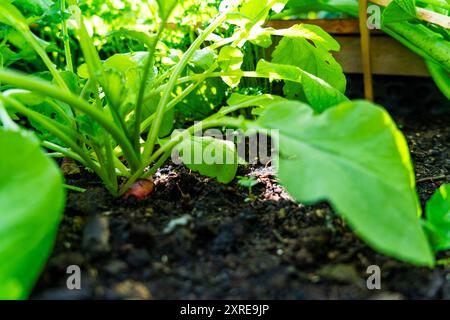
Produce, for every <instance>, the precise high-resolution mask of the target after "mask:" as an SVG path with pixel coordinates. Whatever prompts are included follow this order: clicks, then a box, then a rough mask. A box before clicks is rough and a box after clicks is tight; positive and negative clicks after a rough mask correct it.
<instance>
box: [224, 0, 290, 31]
mask: <svg viewBox="0 0 450 320" xmlns="http://www.w3.org/2000/svg"><path fill="white" fill-rule="evenodd" d="M287 2H288V0H279V1H272V0H246V1H242V5H241V7H240V8H239V10H238V11H239V14H237V15H234V16H233V18H232V19H230V20H229V22H230V23H233V24H236V25H238V26H240V27H241V28H246V26H247V24H249V25H250V26H251V27H253V26H261V25H262V24H263V23H264V22H265V21H266V19H267V16H268V15H269V12H270V10H271V9H272V10H274V11H275V12H280V11H281V10H283V8H284V6H285V5H286V3H287ZM247 31H250V30H247Z"/></svg>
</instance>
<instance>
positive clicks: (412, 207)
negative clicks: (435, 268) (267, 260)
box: [258, 101, 434, 266]
mask: <svg viewBox="0 0 450 320" xmlns="http://www.w3.org/2000/svg"><path fill="white" fill-rule="evenodd" d="M258 122H259V124H260V125H261V126H262V127H263V128H266V129H278V130H279V137H278V138H279V150H280V157H279V159H278V160H277V161H276V162H277V168H278V177H279V179H280V181H281V183H282V184H283V185H284V186H285V187H286V188H287V190H288V192H289V193H290V194H291V195H292V196H293V197H294V198H295V199H297V200H298V201H300V202H304V203H316V202H318V201H324V200H327V201H329V202H330V203H331V205H332V206H333V207H334V208H335V209H336V211H337V212H338V213H340V214H341V215H342V216H343V218H344V219H345V220H346V221H347V222H348V223H349V225H350V226H351V227H353V229H354V231H355V232H356V234H358V235H359V236H360V237H361V238H362V239H364V240H365V241H366V242H367V243H368V244H369V245H371V246H372V247H373V248H374V249H376V250H378V251H380V252H382V253H385V254H388V255H391V256H393V257H396V258H398V259H402V260H405V261H408V262H411V263H413V264H417V265H426V266H431V265H433V264H434V257H433V254H432V251H431V248H430V246H429V243H428V240H427V238H426V236H425V233H424V232H423V230H422V227H421V225H420V219H419V214H420V206H419V202H418V198H417V194H416V192H415V183H414V172H413V167H412V164H411V159H410V156H409V152H408V145H407V143H406V141H405V138H404V137H403V135H402V134H401V132H400V131H399V130H398V129H397V127H396V125H395V123H394V122H393V121H392V119H391V118H390V116H389V115H388V114H387V112H386V111H385V110H383V109H382V108H380V107H378V106H376V105H373V104H371V103H369V102H364V101H356V102H346V103H342V104H340V105H338V106H336V107H333V108H330V109H328V110H327V111H325V112H324V113H322V114H320V115H314V113H313V111H312V110H311V109H310V108H309V107H308V106H307V105H303V106H301V107H299V106H293V105H286V106H277V107H276V108H268V109H266V110H265V111H264V112H263V113H262V115H261V117H260V118H259V120H258Z"/></svg>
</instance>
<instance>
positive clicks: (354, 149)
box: [0, 0, 435, 297]
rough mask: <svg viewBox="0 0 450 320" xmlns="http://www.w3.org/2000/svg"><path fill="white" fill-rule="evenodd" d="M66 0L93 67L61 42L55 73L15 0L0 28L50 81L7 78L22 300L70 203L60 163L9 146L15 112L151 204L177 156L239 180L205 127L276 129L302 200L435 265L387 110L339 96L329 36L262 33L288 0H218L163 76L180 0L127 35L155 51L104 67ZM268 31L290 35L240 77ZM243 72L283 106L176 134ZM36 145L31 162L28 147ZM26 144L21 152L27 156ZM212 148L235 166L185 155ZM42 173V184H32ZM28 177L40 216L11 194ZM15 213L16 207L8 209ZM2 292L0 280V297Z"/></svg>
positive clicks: (257, 103)
mask: <svg viewBox="0 0 450 320" xmlns="http://www.w3.org/2000/svg"><path fill="white" fill-rule="evenodd" d="M66 2H67V5H68V6H67V8H66V7H65V6H62V9H63V11H65V10H67V11H68V12H69V13H70V16H71V18H70V20H69V21H65V22H64V23H67V25H69V26H70V27H71V28H73V29H74V31H75V33H76V35H77V38H78V41H79V46H80V48H81V50H82V52H83V54H84V60H85V64H83V65H80V66H74V65H72V64H71V61H72V62H73V59H71V58H70V56H71V49H70V47H69V43H68V42H64V45H65V46H66V47H65V48H64V49H65V51H64V52H65V54H66V57H67V66H66V68H65V70H58V69H57V68H56V67H55V65H54V64H53V63H52V61H51V59H50V58H49V56H48V55H47V53H46V52H45V50H44V48H43V47H42V44H41V42H40V40H39V39H38V38H37V36H36V35H35V34H33V32H32V31H31V30H30V28H29V26H28V21H27V20H26V19H25V18H24V17H23V15H22V14H21V12H20V11H19V10H17V8H16V7H15V6H14V4H13V2H12V1H11V0H7V1H3V2H2V3H0V22H1V23H3V24H5V25H8V26H10V27H11V28H14V29H15V30H16V31H17V32H18V33H19V34H20V35H21V36H22V37H23V38H24V39H27V41H28V42H29V45H30V46H31V47H33V48H34V50H35V51H36V53H37V54H38V55H39V56H40V57H41V59H42V61H43V62H44V63H45V65H46V66H47V68H48V70H49V72H50V74H51V79H50V80H44V79H42V78H39V77H37V76H33V75H28V74H24V73H22V72H19V71H16V70H12V69H1V70H0V83H1V84H2V90H1V94H0V112H1V113H0V115H1V117H0V119H1V123H2V126H3V127H2V131H0V141H2V145H1V147H2V148H3V149H2V150H6V152H3V153H2V157H1V161H6V163H8V164H9V166H7V165H2V166H0V168H1V170H0V175H2V176H3V177H4V178H2V181H9V180H10V179H12V178H10V177H8V176H7V174H8V173H11V172H12V173H13V174H15V175H16V176H15V178H14V182H15V183H16V185H14V186H12V187H9V186H8V185H4V186H5V187H4V188H1V189H0V212H1V214H0V217H1V218H0V222H3V221H6V223H3V224H2V225H1V227H0V231H1V232H2V237H1V239H2V240H1V242H0V249H3V248H5V247H8V248H13V247H19V246H20V245H23V246H24V247H25V248H30V251H25V252H24V254H23V255H20V256H16V258H17V259H16V260H14V263H11V264H6V265H4V264H1V267H0V268H1V269H0V270H1V271H2V272H1V275H0V277H4V279H5V280H6V283H12V285H14V286H15V287H14V288H15V290H16V291H14V292H16V294H15V297H25V296H26V294H27V292H29V288H30V287H31V286H32V284H33V282H34V281H35V279H36V275H37V272H34V273H33V274H32V276H30V277H28V278H24V277H22V276H23V273H24V272H25V271H24V270H23V269H20V268H17V266H24V265H27V266H29V265H28V261H29V259H31V258H33V259H35V260H34V261H38V262H39V263H37V264H36V265H35V266H33V268H35V270H38V269H39V268H40V266H41V265H42V261H44V260H45V257H46V256H47V255H48V247H49V243H51V240H52V239H53V237H54V232H55V228H56V224H57V221H58V219H59V217H60V213H61V201H62V200H63V193H62V191H61V189H62V182H61V178H60V176H59V175H58V174H57V173H55V172H54V164H52V163H51V162H50V161H49V160H48V158H45V157H44V155H43V154H42V153H40V152H38V150H37V148H36V146H35V143H36V141H37V140H36V139H35V138H33V137H31V136H30V135H28V134H27V135H26V136H27V137H23V134H22V138H21V143H22V144H23V145H24V147H23V151H22V152H24V154H22V157H24V155H27V157H28V156H29V161H28V162H27V163H26V164H23V165H22V163H23V162H19V160H21V161H24V159H23V158H21V156H20V155H19V154H18V153H16V152H15V151H14V150H13V149H11V148H12V147H13V146H14V142H10V139H13V138H14V137H12V138H11V137H10V135H12V134H11V133H10V132H11V130H13V129H14V130H16V131H14V132H15V133H14V136H15V135H19V134H18V133H17V132H19V131H17V130H19V129H18V128H17V125H16V124H15V123H14V121H13V120H14V119H20V118H21V117H22V118H23V117H24V118H26V119H28V120H29V123H30V125H31V126H32V127H33V128H35V134H36V135H37V136H38V137H39V139H40V144H41V146H42V147H43V148H45V149H46V150H48V157H67V158H71V159H73V160H75V161H76V162H78V163H79V164H80V165H82V166H84V167H86V168H87V169H88V170H91V171H92V172H95V173H96V174H97V175H98V177H99V178H100V179H101V180H102V181H103V183H104V185H105V187H106V188H107V189H108V190H109V192H110V193H111V194H112V195H114V196H117V197H120V196H130V195H135V196H137V197H144V196H146V195H147V193H148V192H147V193H146V190H142V189H143V188H144V189H145V188H147V189H148V191H149V192H150V191H151V190H152V185H151V177H152V176H153V175H154V174H155V173H156V171H157V170H158V169H159V168H160V167H161V166H163V165H164V164H165V163H166V161H168V159H169V158H170V157H171V155H172V153H173V152H174V151H178V152H179V153H180V154H181V157H180V159H181V161H184V163H185V165H186V166H187V167H189V168H190V169H192V170H196V171H199V172H200V173H202V174H204V175H207V176H210V177H213V178H217V179H218V180H219V181H220V182H223V183H228V182H231V181H232V180H233V178H234V176H235V174H236V168H237V166H238V162H239V161H238V156H237V151H236V147H235V146H234V145H230V144H229V143H225V142H224V141H223V140H219V139H216V138H212V137H202V136H197V135H196V134H197V133H198V132H201V131H203V130H206V129H209V128H219V129H223V128H234V129H236V130H241V131H242V132H245V133H249V134H250V133H257V132H267V131H268V130H271V131H270V132H272V133H273V138H274V141H278V142H279V143H278V145H277V146H276V147H277V148H278V150H279V154H280V155H279V157H277V158H275V159H274V166H275V167H276V169H277V174H278V178H279V180H280V183H281V184H282V185H283V186H285V187H286V189H287V190H288V192H289V193H290V194H291V195H292V196H293V197H294V198H295V199H296V200H297V201H299V202H302V203H316V202H319V201H328V202H329V203H330V204H331V205H332V206H333V207H334V209H335V210H336V211H337V212H338V213H339V214H341V215H342V217H343V218H344V219H345V220H346V221H347V222H348V223H349V225H350V226H351V227H352V228H353V229H354V230H355V232H356V233H357V234H358V235H359V236H360V237H361V238H362V239H364V240H365V241H366V242H367V243H368V244H369V245H371V246H372V247H373V248H375V249H376V250H379V251H380V252H382V253H385V254H388V255H391V256H393V257H396V258H398V259H402V260H405V261H408V262H410V263H413V264H416V265H425V266H432V265H434V263H435V262H434V254H433V251H432V248H431V246H430V243H429V242H428V240H427V237H426V234H425V232H424V230H423V229H422V225H421V221H420V215H421V209H420V204H419V202H418V197H417V194H416V191H415V180H414V171H413V167H412V163H411V159H410V155H409V151H408V146H407V144H406V141H405V138H404V137H403V135H402V134H401V132H400V131H399V130H398V129H397V127H396V125H395V123H394V122H393V120H392V119H391V117H390V116H389V115H388V113H387V112H386V111H385V110H384V109H383V108H381V107H380V106H377V105H374V104H372V103H369V102H364V101H349V99H348V98H347V97H346V96H345V95H344V91H345V87H346V82H345V77H344V75H343V73H342V69H341V67H340V66H339V65H338V64H337V63H336V61H335V60H334V58H333V56H332V55H331V51H337V50H339V45H338V43H337V42H336V41H335V40H334V39H333V38H332V37H330V36H329V35H328V34H327V33H326V32H324V31H323V30H322V29H320V28H318V27H315V26H309V25H303V24H302V25H297V26H295V27H293V28H290V29H286V30H274V29H271V28H266V27H264V22H265V20H266V18H267V16H268V14H269V12H270V10H271V9H272V10H274V11H276V12H279V11H280V10H282V9H283V6H284V5H285V3H286V2H287V0H263V1H261V0H248V1H223V2H222V5H221V8H220V14H219V15H218V16H216V17H215V18H214V19H213V20H211V21H210V22H209V23H208V26H207V27H206V28H205V29H204V30H202V31H201V32H200V33H199V35H198V37H197V38H196V39H195V40H194V41H193V43H192V45H191V46H190V47H189V49H188V50H187V51H186V52H184V54H183V55H182V56H181V57H180V58H179V59H178V60H177V61H175V63H174V65H173V66H171V67H169V68H167V69H165V70H164V69H162V68H158V67H159V65H158V64H157V58H158V57H157V52H158V51H157V50H156V48H157V46H158V42H159V41H160V39H161V37H162V36H163V34H164V32H165V27H166V25H167V21H168V20H169V18H170V16H171V13H172V12H173V10H174V8H175V7H176V6H177V5H178V3H179V1H177V0H170V1H167V0H164V1H163V0H159V1H157V3H158V13H159V21H158V22H159V28H158V30H157V31H156V32H155V33H154V34H147V33H143V32H141V31H137V30H127V29H121V31H120V32H121V35H122V36H124V37H132V38H133V39H135V40H138V41H141V42H142V43H143V44H144V45H146V46H147V48H148V51H146V52H132V53H127V54H118V55H114V56H112V57H109V58H108V59H106V60H102V59H100V57H99V54H98V52H97V50H96V47H95V46H94V43H93V41H92V40H91V38H90V36H89V33H88V31H87V28H86V26H85V24H84V21H83V16H82V13H81V10H80V8H79V7H78V6H77V2H76V1H75V0H67V1H66ZM62 4H64V1H63V2H62ZM225 23H227V24H231V25H233V26H234V33H233V34H232V35H231V36H230V37H221V36H219V35H218V34H217V33H216V31H217V30H218V29H219V28H220V27H221V26H222V25H223V24H225ZM274 36H279V37H282V40H281V42H280V43H279V44H278V45H277V48H276V50H275V51H274V53H273V56H272V59H271V61H266V60H264V59H261V60H259V62H258V64H257V66H256V67H255V68H254V70H242V64H243V59H244V50H243V47H244V45H245V44H246V43H248V42H250V43H252V44H253V45H256V46H261V47H264V48H267V47H269V46H270V45H272V40H273V37H274ZM75 71H76V73H75ZM243 78H263V79H269V80H270V81H283V82H284V92H285V95H286V98H285V97H280V96H276V95H271V94H262V95H243V94H238V93H234V94H232V95H231V96H230V98H229V99H228V102H227V105H225V106H220V105H219V106H217V107H221V108H218V109H216V112H215V113H214V114H212V115H211V116H208V117H206V118H204V119H203V120H202V121H200V122H197V123H195V124H194V125H192V126H188V127H186V128H183V129H185V130H183V131H178V130H177V131H175V130H174V110H175V109H176V108H178V107H179V104H180V102H181V101H183V100H184V99H185V98H186V97H188V96H189V95H190V94H191V93H193V92H194V91H195V90H196V89H197V88H199V86H201V85H204V84H205V83H208V82H207V81H208V80H210V79H220V80H221V81H223V82H224V83H225V84H226V85H227V86H229V87H230V88H231V90H236V89H237V88H238V87H239V84H240V82H241V80H242V79H243ZM192 107H193V108H195V106H192ZM244 109H251V110H252V113H253V114H254V115H257V116H256V117H255V118H245V117H243V116H239V117H233V116H232V115H233V114H236V111H240V110H244ZM11 128H13V129H11ZM29 144H31V146H32V147H33V152H34V153H32V154H31V153H30V154H29V153H28V151H27V149H26V148H28V146H27V147H26V146H25V145H29ZM20 146H21V144H18V145H17V146H16V147H15V148H18V147H19V148H20V149H21V150H22V147H20ZM209 147H213V149H214V150H215V152H214V153H213V155H214V156H219V154H221V155H223V154H227V155H229V154H231V157H232V158H233V159H234V161H233V162H232V163H224V164H222V163H213V164H211V163H207V162H203V163H199V164H198V163H196V164H193V163H192V161H191V159H190V157H189V156H185V155H186V154H188V151H189V150H192V149H194V150H200V153H202V151H203V150H204V149H206V148H209ZM8 148H10V149H8ZM18 159H19V160H18ZM13 163H17V166H12V165H11V164H13ZM19 164H20V165H19ZM27 168H30V172H31V173H30V175H27V174H26V173H27ZM36 172H39V173H40V174H39V175H37V177H40V178H42V180H39V182H36V184H32V182H33V181H34V180H33V179H34V178H36V174H35V173H36ZM33 173H34V174H33ZM31 178H33V179H31ZM22 180H23V183H24V184H25V183H30V189H33V190H35V191H34V192H35V194H34V197H36V199H38V200H39V204H40V205H39V206H34V202H33V203H32V202H30V205H31V204H33V206H34V207H33V208H28V207H26V206H24V207H20V205H18V204H17V201H20V203H23V202H24V200H19V199H20V198H21V197H25V195H27V193H26V192H29V191H28V190H29V189H24V190H22V189H21V188H19V187H18V186H17V183H19V182H18V181H20V182H21V181H22ZM42 181H45V182H42ZM38 183H41V184H42V185H44V186H45V188H43V187H42V186H41V187H39V186H38ZM2 186H3V185H2ZM13 192H14V198H11V199H14V201H16V202H13V203H12V202H11V201H10V200H8V199H9V195H10V193H13ZM53 193H55V194H57V196H55V195H54V194H53ZM55 197H56V198H55ZM55 199H57V200H58V201H55ZM11 206H12V207H14V209H17V208H16V207H18V208H19V209H20V210H21V211H20V212H19V213H17V214H14V215H11V212H10V210H9V208H10V207H11ZM41 208H42V210H41ZM41 216H43V217H44V218H43V220H41V221H40V222H39V224H38V225H39V226H41V229H40V231H39V232H42V233H40V234H39V236H36V239H34V238H32V237H31V236H29V237H27V236H25V235H24V236H21V237H11V236H9V235H12V233H13V232H14V231H13V229H12V228H13V226H15V225H17V226H19V227H20V226H22V227H20V228H22V229H21V232H23V233H24V234H25V233H27V232H28V229H26V228H28V227H30V226H32V225H33V224H34V221H35V220H34V219H38V218H40V217H41ZM22 222H23V223H24V224H22ZM19 227H18V228H19ZM30 233H32V231H30ZM33 234H34V233H33ZM42 241H45V242H42ZM31 249H33V250H34V249H36V250H38V249H39V251H38V252H34V251H32V250H31ZM11 255H13V253H12V252H11V251H10V250H9V251H8V250H6V251H5V250H0V261H5V260H9V259H10V256H11ZM0 279H2V280H3V278H0ZM19 279H22V280H19ZM0 283H5V282H0ZM8 288H9V287H7V289H5V288H4V287H2V285H0V296H4V295H5V292H8V290H9V289H8Z"/></svg>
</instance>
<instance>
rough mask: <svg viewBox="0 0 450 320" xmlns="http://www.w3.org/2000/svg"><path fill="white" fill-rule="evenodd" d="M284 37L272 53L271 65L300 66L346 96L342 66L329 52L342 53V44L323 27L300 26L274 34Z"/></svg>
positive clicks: (345, 81) (345, 83)
mask: <svg viewBox="0 0 450 320" xmlns="http://www.w3.org/2000/svg"><path fill="white" fill-rule="evenodd" d="M274 34H276V35H278V36H283V39H282V40H281V41H280V43H279V44H278V46H277V47H276V49H275V51H274V52H273V54H272V62H273V63H278V64H287V65H293V66H297V67H299V68H300V69H302V70H304V71H306V72H308V73H310V74H312V75H314V76H316V77H319V78H321V79H323V80H324V81H326V82H327V83H329V84H330V85H331V86H332V87H334V88H336V89H337V90H339V91H340V92H342V93H344V92H345V88H346V85H347V80H346V78H345V75H344V73H343V71H342V67H341V66H340V65H339V63H337V61H336V60H335V59H334V57H333V56H332V54H331V53H330V51H339V50H340V45H339V43H338V42H337V41H336V40H334V39H333V38H332V37H331V36H330V35H329V34H328V33H326V32H325V31H324V30H323V29H322V28H320V27H318V26H313V25H307V24H299V25H296V26H293V27H292V28H289V29H285V30H278V31H276V32H274Z"/></svg>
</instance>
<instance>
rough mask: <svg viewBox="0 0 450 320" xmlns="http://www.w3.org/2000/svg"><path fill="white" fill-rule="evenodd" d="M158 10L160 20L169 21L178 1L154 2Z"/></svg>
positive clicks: (164, 0)
mask: <svg viewBox="0 0 450 320" xmlns="http://www.w3.org/2000/svg"><path fill="white" fill-rule="evenodd" d="M156 2H157V3H158V8H159V17H160V18H161V20H167V19H169V17H170V15H171V14H172V12H173V10H174V9H175V7H176V6H177V5H178V0H156Z"/></svg>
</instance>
